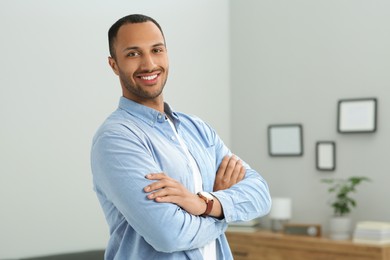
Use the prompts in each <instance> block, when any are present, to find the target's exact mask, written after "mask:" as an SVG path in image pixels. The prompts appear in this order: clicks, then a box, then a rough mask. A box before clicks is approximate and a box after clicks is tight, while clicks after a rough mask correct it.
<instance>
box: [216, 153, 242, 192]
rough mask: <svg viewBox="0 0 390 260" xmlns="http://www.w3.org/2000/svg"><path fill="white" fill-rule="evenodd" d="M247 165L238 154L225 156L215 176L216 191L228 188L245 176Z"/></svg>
mask: <svg viewBox="0 0 390 260" xmlns="http://www.w3.org/2000/svg"><path fill="white" fill-rule="evenodd" d="M245 171H246V169H245V167H244V166H243V164H242V161H241V160H240V159H239V158H238V157H237V156H236V155H234V154H233V155H232V156H225V157H224V158H223V159H222V162H221V164H220V166H219V168H218V171H217V174H216V176H215V182H214V187H213V190H214V191H218V190H224V189H228V188H230V187H231V186H233V185H234V184H236V183H237V182H239V181H241V180H242V179H243V178H244V177H245Z"/></svg>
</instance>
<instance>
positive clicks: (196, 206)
mask: <svg viewBox="0 0 390 260" xmlns="http://www.w3.org/2000/svg"><path fill="white" fill-rule="evenodd" d="M244 177H245V167H244V166H243V165H242V161H241V160H239V159H238V158H237V157H236V156H235V155H232V156H225V157H224V158H223V160H222V162H221V164H220V166H219V168H218V171H217V173H216V177H215V182H214V188H213V191H219V190H225V189H228V188H230V187H231V186H233V185H234V184H236V183H238V182H239V181H241V180H242V179H243V178H244ZM146 178H147V179H149V180H156V182H153V183H152V184H150V185H148V186H146V187H145V188H144V191H145V192H147V193H148V195H147V198H148V199H150V200H152V199H154V200H155V201H156V202H160V203H161V202H165V203H167V202H168V203H174V204H176V205H178V206H179V207H181V208H182V209H184V210H185V211H187V212H188V213H190V214H192V215H195V216H198V215H201V214H202V213H203V212H205V210H206V203H205V201H204V200H202V199H200V198H199V197H198V196H197V195H196V194H193V193H191V192H190V191H188V190H187V189H186V188H185V187H184V186H183V185H182V184H181V183H180V182H178V181H176V180H175V179H172V178H170V177H169V176H167V175H165V174H164V173H155V174H148V175H146ZM209 216H211V217H216V218H222V217H223V209H222V205H221V203H220V202H219V200H218V199H215V200H214V206H213V209H212V211H211V212H210V214H209Z"/></svg>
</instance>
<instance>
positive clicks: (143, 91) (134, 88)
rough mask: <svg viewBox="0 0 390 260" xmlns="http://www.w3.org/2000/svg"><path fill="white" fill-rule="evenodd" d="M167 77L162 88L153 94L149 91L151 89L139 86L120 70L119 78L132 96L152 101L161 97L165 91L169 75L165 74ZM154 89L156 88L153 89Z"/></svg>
mask: <svg viewBox="0 0 390 260" xmlns="http://www.w3.org/2000/svg"><path fill="white" fill-rule="evenodd" d="M165 75H166V77H165V79H163V82H162V84H161V86H160V87H159V88H157V89H155V90H154V91H153V92H151V91H148V88H149V87H143V86H141V85H139V84H137V83H136V82H135V81H133V80H132V79H131V78H130V77H127V76H126V75H125V73H123V71H121V70H119V78H120V81H121V82H122V85H123V86H124V87H125V88H126V89H127V91H129V92H130V93H131V94H133V95H135V96H136V97H138V98H141V99H145V100H150V99H155V98H157V97H158V96H160V95H161V93H162V92H163V89H164V87H165V83H166V82H167V78H168V77H167V76H168V75H167V74H165ZM153 88H154V87H153Z"/></svg>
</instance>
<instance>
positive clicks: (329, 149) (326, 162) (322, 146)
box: [316, 141, 336, 171]
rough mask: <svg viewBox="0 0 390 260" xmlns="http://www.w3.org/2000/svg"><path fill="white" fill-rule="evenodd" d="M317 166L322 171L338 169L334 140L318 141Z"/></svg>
mask: <svg viewBox="0 0 390 260" xmlns="http://www.w3.org/2000/svg"><path fill="white" fill-rule="evenodd" d="M316 167H317V170H320V171H334V170H335V169H336V144H335V142H332V141H319V142H317V143H316Z"/></svg>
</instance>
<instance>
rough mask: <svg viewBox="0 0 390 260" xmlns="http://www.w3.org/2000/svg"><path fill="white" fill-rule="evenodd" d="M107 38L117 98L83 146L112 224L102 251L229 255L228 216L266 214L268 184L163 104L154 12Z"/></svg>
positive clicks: (209, 132) (146, 255) (140, 255)
mask: <svg viewBox="0 0 390 260" xmlns="http://www.w3.org/2000/svg"><path fill="white" fill-rule="evenodd" d="M109 45H110V55H111V57H109V58H108V59H109V64H110V66H111V68H112V70H113V71H114V73H115V74H116V75H118V76H119V80H120V84H121V87H122V92H123V96H122V97H121V98H120V102H119V107H118V109H117V110H116V111H114V112H113V113H112V114H111V115H110V116H109V117H108V118H107V120H106V121H105V122H104V123H103V125H102V126H101V127H100V128H99V130H98V131H97V133H96V135H95V137H94V139H93V145H92V151H91V165H92V173H93V182H94V189H95V191H96V193H97V196H98V198H99V201H100V203H101V205H102V208H103V211H104V213H105V217H106V219H107V222H108V225H109V232H110V240H109V242H108V246H107V249H106V252H105V258H106V259H120V260H122V259H142V260H143V259H148V260H149V259H159V260H160V259H196V260H198V259H232V255H231V252H230V249H229V246H228V243H227V240H226V237H225V235H224V231H225V230H226V228H227V223H229V222H232V221H246V220H250V219H253V218H256V217H259V216H262V215H265V214H267V213H268V211H269V209H270V195H269V191H268V187H267V184H266V182H265V181H264V180H263V178H262V177H261V176H260V175H259V174H258V173H257V172H255V171H254V170H252V169H251V168H250V167H249V165H247V164H246V163H244V162H243V161H242V160H240V159H238V158H237V156H235V155H232V154H231V152H230V151H229V149H228V148H227V147H226V146H225V145H224V143H223V142H222V140H221V139H220V138H219V137H218V135H217V134H216V133H215V132H214V130H213V129H212V128H211V127H209V126H208V125H207V124H206V123H204V122H203V121H201V120H200V119H199V118H197V117H194V116H189V115H186V114H183V113H178V112H173V111H172V109H171V108H170V107H169V105H168V104H167V103H164V100H163V94H162V92H163V88H164V86H165V83H166V81H167V77H168V70H169V65H168V55H167V48H166V44H165V38H164V34H163V32H162V29H161V27H160V25H159V24H158V23H157V22H156V21H155V20H154V19H152V18H150V17H147V16H144V15H129V16H126V17H123V18H121V19H119V20H118V21H117V22H116V23H115V24H114V25H112V27H111V28H110V30H109Z"/></svg>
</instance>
